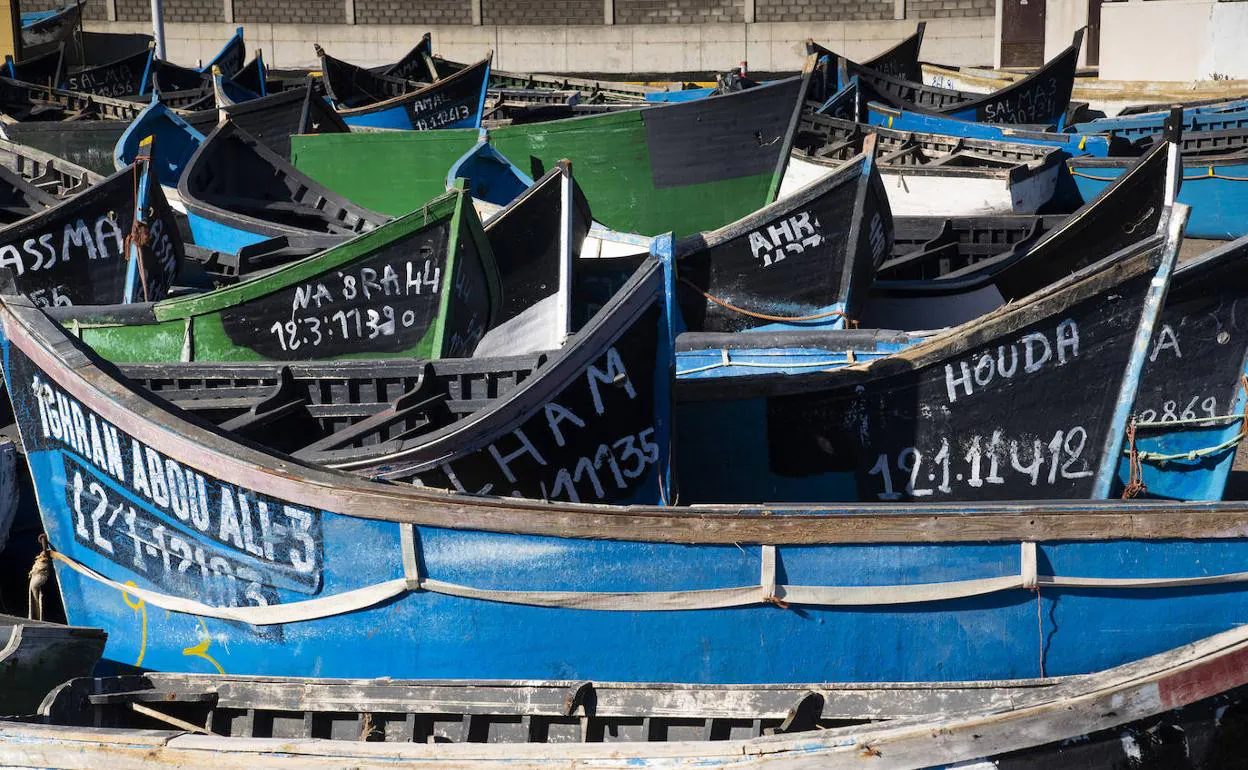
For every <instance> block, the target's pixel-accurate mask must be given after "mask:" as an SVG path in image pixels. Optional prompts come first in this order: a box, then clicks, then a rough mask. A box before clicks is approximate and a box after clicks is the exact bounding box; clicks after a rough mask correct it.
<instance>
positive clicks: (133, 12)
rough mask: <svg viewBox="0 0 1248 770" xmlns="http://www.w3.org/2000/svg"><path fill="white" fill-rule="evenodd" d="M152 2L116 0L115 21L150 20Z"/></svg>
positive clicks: (144, 0)
mask: <svg viewBox="0 0 1248 770" xmlns="http://www.w3.org/2000/svg"><path fill="white" fill-rule="evenodd" d="M151 20H152V4H151V3H149V2H148V0H117V21H151Z"/></svg>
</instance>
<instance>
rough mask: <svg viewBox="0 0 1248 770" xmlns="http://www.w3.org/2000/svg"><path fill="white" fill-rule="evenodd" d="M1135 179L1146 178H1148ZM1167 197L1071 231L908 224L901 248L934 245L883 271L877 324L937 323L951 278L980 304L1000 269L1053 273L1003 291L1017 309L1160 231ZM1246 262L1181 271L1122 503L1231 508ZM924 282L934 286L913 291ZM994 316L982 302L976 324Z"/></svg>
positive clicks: (1145, 381)
mask: <svg viewBox="0 0 1248 770" xmlns="http://www.w3.org/2000/svg"><path fill="white" fill-rule="evenodd" d="M1157 157H1160V155H1159V154H1158V156H1157ZM1133 173H1136V174H1145V173H1147V168H1146V167H1142V168H1140V169H1137V170H1135V171H1134V172H1133ZM1154 175H1155V173H1154ZM1171 184H1172V183H1166V186H1165V187H1169V186H1170V185H1171ZM1165 187H1161V188H1158V187H1156V183H1155V182H1149V181H1147V179H1146V178H1145V177H1144V176H1141V177H1140V178H1138V179H1136V180H1134V181H1133V182H1131V187H1123V188H1120V189H1116V190H1114V191H1113V192H1110V193H1108V194H1106V195H1104V196H1103V197H1102V198H1101V199H1099V200H1098V201H1097V203H1096V204H1095V206H1094V207H1089V210H1085V211H1081V212H1080V213H1078V214H1076V215H1074V217H1072V218H1071V219H1070V220H1067V221H1065V222H1063V221H1058V220H1057V218H1048V219H1036V220H1033V221H1032V222H1030V223H1029V222H1028V218H1026V217H1018V218H1015V221H1014V222H1010V221H990V222H987V223H981V222H975V221H968V222H954V221H944V222H940V221H935V222H922V221H919V222H913V223H911V224H909V225H904V224H903V225H902V226H901V228H900V231H901V232H902V234H903V235H902V237H903V238H905V239H908V240H909V241H910V242H911V243H912V244H913V243H915V242H918V241H922V240H923V239H924V238H925V237H927V236H932V237H931V238H930V239H929V240H927V241H926V242H924V243H922V244H921V245H918V246H917V247H915V248H913V249H912V251H911V253H909V254H906V255H903V256H898V257H895V258H894V259H892V260H890V261H889V262H886V263H885V264H884V265H883V266H882V269H881V271H880V272H879V273H877V281H876V283H875V285H874V286H873V288H874V291H875V294H874V296H873V299H874V300H878V301H879V302H880V303H881V305H877V307H876V308H875V310H876V314H875V315H872V313H870V312H869V313H868V314H867V315H868V317H869V318H870V319H871V320H874V321H877V322H880V323H886V322H888V321H890V320H898V319H899V318H900V319H901V320H903V321H905V320H910V322H911V323H916V324H922V322H923V321H925V320H930V319H931V318H932V314H931V313H930V312H929V314H926V315H924V314H920V313H915V314H914V315H913V316H909V315H898V316H892V317H889V316H888V315H886V314H885V313H884V312H883V311H884V309H885V308H889V309H891V310H893V311H894V312H899V313H901V312H904V308H905V304H906V300H907V299H909V301H910V302H912V303H915V305H916V306H917V307H919V308H926V309H927V310H929V311H930V310H931V307H932V305H933V304H934V303H936V302H939V300H938V299H936V297H939V296H940V292H939V286H940V284H941V283H942V282H943V281H944V280H945V278H944V277H945V276H949V275H963V276H967V275H975V274H978V275H979V276H980V280H978V281H976V282H974V283H972V284H971V286H974V287H976V288H975V289H974V292H981V293H982V292H983V291H984V287H985V286H986V285H988V284H989V281H988V280H985V276H986V275H987V274H988V273H990V272H992V271H993V270H994V269H996V268H994V266H997V267H1000V266H1002V265H1005V267H1001V268H1000V269H1003V270H1004V271H1005V272H1007V273H1008V272H1017V273H1018V274H1020V275H1025V274H1026V273H1027V272H1028V271H1029V270H1032V269H1035V268H1034V267H1025V266H1026V265H1029V264H1030V265H1032V266H1038V265H1044V266H1045V269H1044V270H1042V271H1041V272H1040V273H1039V274H1035V275H1033V277H1032V278H1030V279H1026V278H1021V279H1020V278H1019V277H1018V276H1016V277H1015V278H1013V279H1007V280H1005V281H1002V282H1001V283H1000V284H997V285H994V288H995V287H996V286H1001V287H1004V290H1003V291H1001V300H1004V301H1008V300H1011V299H1015V298H1017V297H1018V296H1020V294H1023V293H1026V292H1029V291H1033V290H1035V289H1037V288H1039V287H1040V286H1041V285H1043V282H1045V281H1047V280H1051V279H1052V278H1053V277H1054V276H1056V275H1060V274H1061V270H1062V269H1073V267H1074V266H1077V265H1081V264H1086V263H1087V262H1088V260H1089V258H1090V255H1092V254H1095V250H1096V249H1102V250H1103V249H1112V248H1116V247H1118V246H1120V245H1122V244H1123V243H1125V242H1127V241H1128V240H1129V239H1130V238H1131V237H1132V233H1134V232H1137V229H1136V228H1137V227H1145V226H1151V223H1152V222H1154V221H1155V218H1154V217H1152V216H1149V215H1148V214H1147V212H1148V208H1149V207H1150V206H1156V207H1157V208H1160V207H1161V206H1162V205H1164V203H1163V199H1162V198H1161V197H1160V196H1162V195H1166V194H1168V193H1165V192H1164V190H1165ZM1149 188H1155V191H1153V192H1150V191H1149ZM1115 201H1116V202H1115ZM1080 220H1081V222H1080ZM985 225H986V226H985ZM903 248H905V246H904V245H903ZM1088 249H1092V250H1093V251H1088ZM994 250H995V251H996V253H995V254H993V253H992V252H993V251H994ZM1246 257H1248V240H1241V241H1239V242H1236V243H1232V244H1228V245H1227V246H1225V247H1223V248H1219V249H1215V250H1212V251H1210V252H1208V253H1206V254H1204V255H1202V256H1201V257H1200V258H1198V259H1195V260H1191V261H1189V262H1187V263H1185V264H1183V265H1180V266H1179V268H1178V269H1176V271H1175V275H1174V279H1173V281H1172V282H1171V285H1170V290H1169V293H1168V295H1167V297H1166V302H1165V305H1164V306H1163V309H1162V314H1161V317H1160V319H1159V322H1158V329H1157V332H1156V334H1155V336H1154V338H1153V340H1152V342H1151V343H1150V347H1149V358H1148V361H1147V362H1146V363H1145V365H1144V370H1143V374H1142V375H1141V380H1140V384H1139V386H1138V389H1137V395H1136V404H1135V407H1134V412H1133V414H1134V415H1135V416H1134V418H1133V419H1134V425H1135V428H1134V430H1133V439H1132V448H1131V451H1130V452H1128V454H1127V455H1126V456H1124V458H1123V460H1122V462H1121V464H1120V467H1119V472H1118V484H1119V489H1116V490H1115V492H1114V493H1115V494H1118V493H1119V492H1120V491H1121V490H1122V489H1130V490H1131V494H1133V495H1140V494H1147V495H1150V496H1154V497H1161V498H1168V499H1183V500H1220V499H1222V495H1223V492H1224V491H1225V489H1226V483H1227V478H1228V474H1229V473H1230V470H1231V466H1232V465H1233V463H1234V460H1235V454H1236V449H1237V447H1238V439H1239V435H1240V432H1241V430H1242V422H1243V416H1242V415H1243V402H1242V400H1241V399H1242V396H1241V393H1242V392H1243V387H1244V385H1243V381H1242V378H1243V376H1244V373H1245V364H1244V359H1243V354H1244V351H1245V349H1248V337H1244V336H1243V335H1241V334H1240V333H1239V332H1238V327H1237V324H1235V323H1234V314H1235V312H1236V308H1237V306H1238V303H1239V302H1241V301H1243V300H1244V299H1245V298H1248V285H1245V284H1244V282H1243V281H1242V280H1240V278H1239V276H1240V274H1241V273H1242V272H1243V265H1244V262H1245V259H1246ZM1063 266H1065V267H1063ZM1001 275H1002V273H997V276H1001ZM880 278H885V279H887V278H894V279H897V278H902V279H911V280H908V281H907V280H900V281H899V280H880ZM918 278H926V279H936V280H928V281H926V282H915V281H914V280H913V279H918ZM954 285H958V284H957V281H956V280H955V283H954ZM960 288H961V290H962V291H963V292H965V294H964V295H963V297H964V301H967V300H969V298H970V296H974V294H973V292H972V291H971V290H970V288H969V287H968V286H967V285H966V284H962V285H961V287H960ZM925 292H926V296H924V295H925ZM948 296H949V295H945V298H946V299H947V298H948ZM997 301H998V300H995V299H994V300H993V303H995V302H997ZM991 306H992V305H991V304H979V303H978V302H976V303H975V306H974V308H973V309H971V310H969V311H968V312H982V311H984V310H987V309H988V308H989V307H991ZM954 320H957V319H956V318H955V319H954ZM1188 348H1190V350H1188ZM1185 351H1186V355H1185ZM824 357H825V359H826V358H827V354H826V353H825V356H824Z"/></svg>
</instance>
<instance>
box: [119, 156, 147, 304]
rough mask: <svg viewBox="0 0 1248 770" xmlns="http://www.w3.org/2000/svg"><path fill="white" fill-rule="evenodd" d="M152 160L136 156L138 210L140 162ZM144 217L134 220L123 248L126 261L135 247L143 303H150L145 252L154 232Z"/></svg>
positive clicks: (135, 182)
mask: <svg viewBox="0 0 1248 770" xmlns="http://www.w3.org/2000/svg"><path fill="white" fill-rule="evenodd" d="M151 159H152V157H151V156H150V155H136V156H135V158H134V207H135V209H136V210H137V209H138V207H139V181H140V179H139V162H140V161H151ZM142 216H143V212H139V216H138V217H136V218H135V219H134V221H133V223H132V225H131V227H130V232H129V234H127V235H126V237H125V240H124V241H123V242H122V247H123V248H124V249H125V250H126V259H130V258H131V256H130V253H131V251H132V248H131V247H133V250H134V252H135V254H136V256H135V257H134V259H137V260H138V266H137V267H138V271H139V284H140V285H141V286H142V287H143V301H144V302H148V301H149V300H151V297H149V296H148V291H147V269H146V265H145V264H144V260H143V250H144V249H146V248H147V246H148V244H150V243H151V242H152V231H151V228H149V227H148V226H147V223H146V222H144V221H143V219H142Z"/></svg>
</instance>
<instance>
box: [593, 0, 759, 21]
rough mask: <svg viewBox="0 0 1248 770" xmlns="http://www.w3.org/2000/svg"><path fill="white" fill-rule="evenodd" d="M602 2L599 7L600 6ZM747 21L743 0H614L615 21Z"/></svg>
mask: <svg viewBox="0 0 1248 770" xmlns="http://www.w3.org/2000/svg"><path fill="white" fill-rule="evenodd" d="M601 5H602V4H601V3H599V7H600V8H601ZM742 21H745V2H744V0H615V23H616V24H715V23H732V22H736V23H740V22H742Z"/></svg>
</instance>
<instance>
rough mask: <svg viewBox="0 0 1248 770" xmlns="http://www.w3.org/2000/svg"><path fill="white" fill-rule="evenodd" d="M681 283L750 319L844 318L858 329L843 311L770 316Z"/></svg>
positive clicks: (799, 320)
mask: <svg viewBox="0 0 1248 770" xmlns="http://www.w3.org/2000/svg"><path fill="white" fill-rule="evenodd" d="M680 282H681V283H683V284H684V285H686V286H688V287H689V288H691V289H693V290H694V291H696V292H697V293H698V294H701V295H702V296H703V297H704V298H705V299H706V300H707V301H709V302H714V303H715V304H716V305H719V306H720V307H722V308H724V309H725V310H730V311H732V312H734V313H739V314H741V315H743V316H746V317H749V318H757V319H758V320H760V321H773V322H776V323H802V322H806V321H822V320H823V319H825V318H844V319H845V323H846V325H847V326H849V327H850V328H851V329H857V328H858V322H857V321H855V320H854V319H852V318H850V317H849V316H848V315H846V314H845V313H844V312H843V311H840V310H829V311H827V312H824V313H814V314H812V315H796V316H784V315H770V314H768V313H759V312H758V311H755V310H746V309H745V308H743V307H738V306H736V305H734V304H732V303H731V302H729V301H728V300H725V299H721V298H719V297H716V296H715V295H714V294H711V293H710V292H708V291H706V290H705V289H703V288H702V287H701V286H698V285H697V284H696V283H694V282H693V281H691V280H689V279H688V278H685V277H683V276H682V277H681V278H680Z"/></svg>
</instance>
